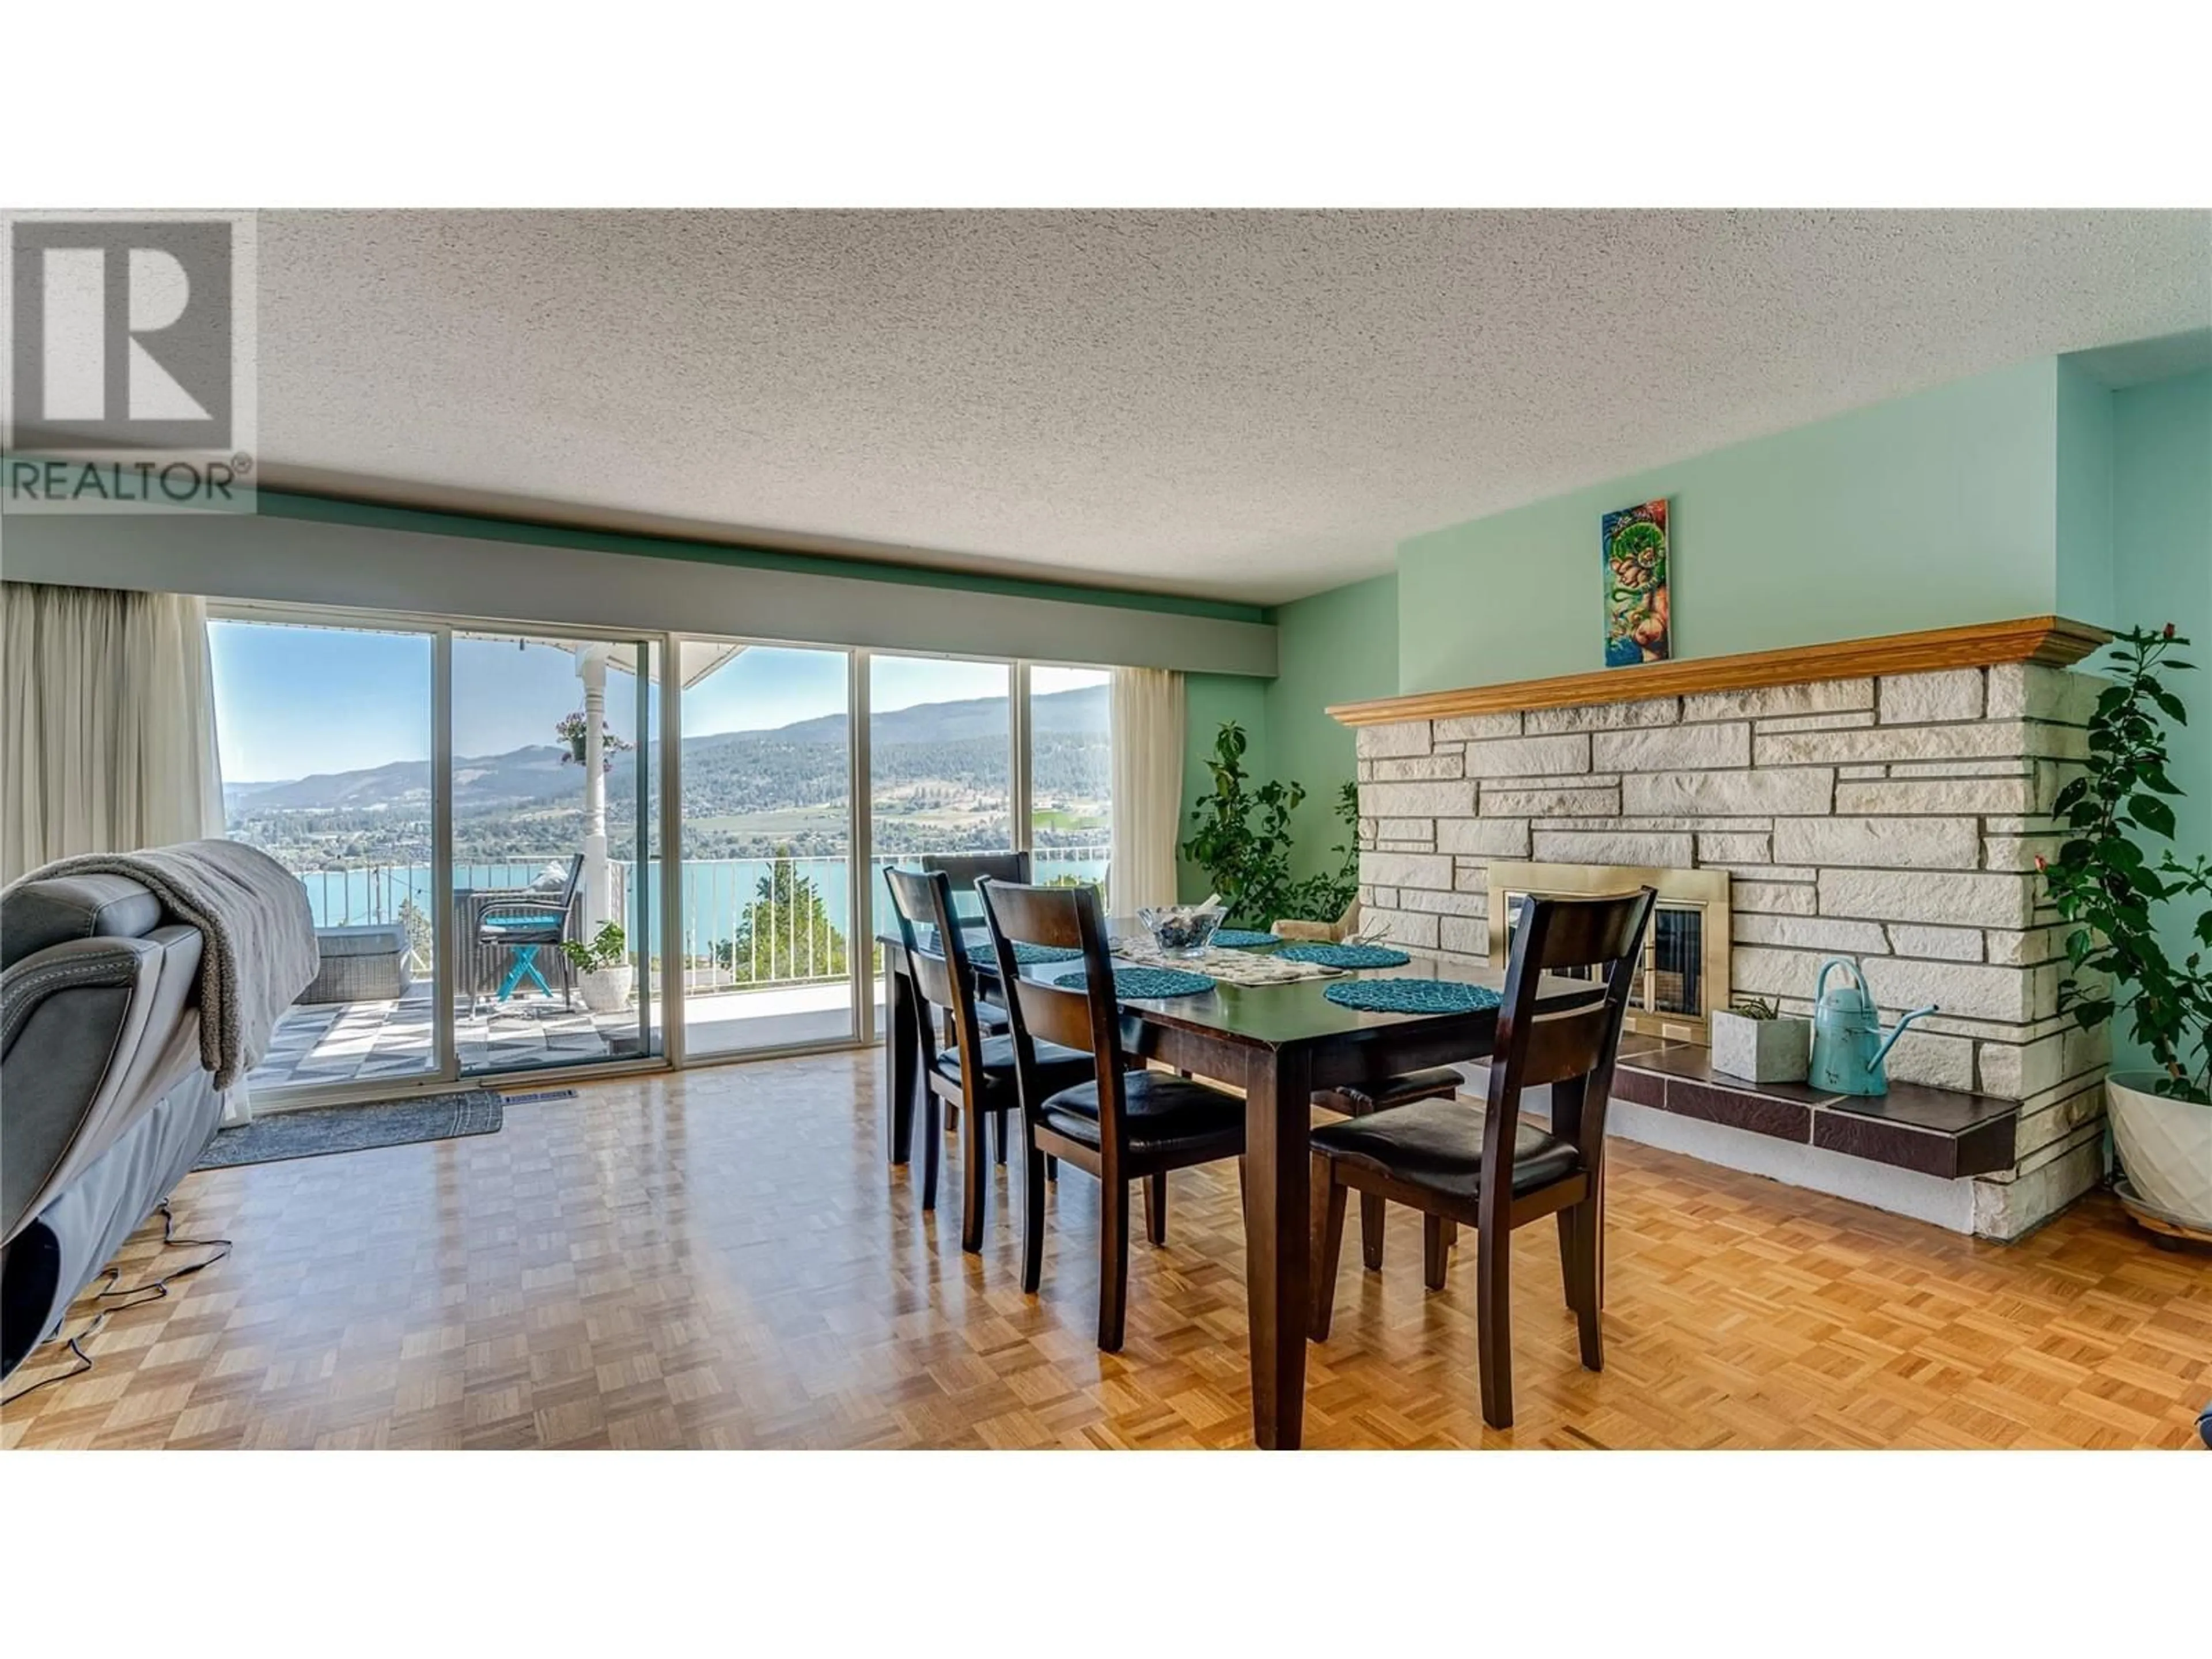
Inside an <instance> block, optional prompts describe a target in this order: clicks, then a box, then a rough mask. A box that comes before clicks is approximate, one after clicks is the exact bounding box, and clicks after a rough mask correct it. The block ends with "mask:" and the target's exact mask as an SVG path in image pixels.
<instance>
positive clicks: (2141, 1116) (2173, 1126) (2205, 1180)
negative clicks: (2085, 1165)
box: [2105, 1072, 2212, 1232]
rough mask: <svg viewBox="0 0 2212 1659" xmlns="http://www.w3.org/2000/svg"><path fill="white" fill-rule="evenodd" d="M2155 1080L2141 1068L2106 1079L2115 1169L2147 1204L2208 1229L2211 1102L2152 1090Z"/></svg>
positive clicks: (2211, 1213) (2211, 1219) (2211, 1221)
mask: <svg viewBox="0 0 2212 1659" xmlns="http://www.w3.org/2000/svg"><path fill="white" fill-rule="evenodd" d="M2156 1080H2157V1079H2156V1078H2155V1077H2154V1075H2153V1074H2151V1073H2146V1072H2124V1073H2119V1074H2118V1075H2116V1076H2113V1077H2108V1078H2106V1079H2105V1099H2106V1103H2108V1104H2109V1105H2110V1107H2111V1109H2112V1145H2113V1146H2114V1147H2116V1148H2117V1149H2118V1152H2119V1154H2120V1167H2121V1168H2123V1169H2124V1170H2126V1171H2127V1172H2128V1182H2129V1184H2130V1185H2131V1186H2132V1187H2134V1188H2135V1189H2136V1194H2138V1195H2139V1196H2140V1197H2141V1198H2142V1200H2143V1202H2144V1203H2145V1204H2147V1205H2148V1206H2150V1207H2151V1208H2153V1209H2154V1210H2158V1211H2161V1212H2164V1213H2165V1214H2166V1215H2168V1216H2170V1217H2172V1218H2173V1219H2174V1220H2176V1221H2179V1222H2180V1223H2181V1224H2182V1225H2184V1226H2186V1227H2191V1228H2193V1229H2196V1230H2197V1231H2205V1232H2212V1105H2206V1104H2204V1103H2203V1102H2201V1101H2190V1100H2175V1099H2172V1098H2171V1097H2167V1096H2166V1095H2154V1094H2152V1093H2151V1092H2150V1091H2149V1089H2148V1085H2150V1084H2152V1083H2154V1082H2155V1081H2156Z"/></svg>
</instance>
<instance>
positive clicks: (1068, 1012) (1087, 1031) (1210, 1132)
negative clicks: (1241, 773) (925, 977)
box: [976, 879, 1244, 1353]
mask: <svg viewBox="0 0 2212 1659" xmlns="http://www.w3.org/2000/svg"><path fill="white" fill-rule="evenodd" d="M976 891H977V892H978V893H980V894H981V896H982V900H983V915H984V918H985V920H986V921H988V922H989V924H990V936H991V945H992V948H993V949H994V951H997V952H998V957H999V975H1000V979H1001V980H1002V981H1003V982H1004V983H1005V985H1006V990H1007V996H1006V1011H1007V1012H1008V1013H1009V1014H1010V1015H1011V1016H1012V1019H1013V1028H1014V1029H1013V1040H1014V1066H1015V1075H1016V1077H1017V1079H1018V1084H1019V1088H1020V1092H1021V1100H1022V1165H1023V1167H1022V1176H1023V1184H1022V1289H1023V1290H1024V1291H1027V1292H1029V1293H1030V1294H1031V1295H1035V1294H1036V1290H1037V1287H1038V1286H1039V1285H1041V1284H1042V1282H1043V1278H1044V1186H1045V1183H1044V1161H1045V1159H1046V1158H1048V1157H1054V1158H1060V1159H1061V1160H1062V1161H1063V1162H1065V1163H1068V1164H1073V1165H1074V1166H1075V1167H1076V1168H1077V1169H1079V1170H1087V1171H1088V1172H1089V1173H1090V1174H1091V1175H1094V1176H1097V1177H1098V1184H1099V1199H1098V1212H1099V1237H1098V1346H1100V1347H1101V1348H1103V1349H1104V1350H1105V1351H1106V1352H1109V1353H1113V1352H1117V1351H1118V1350H1119V1349H1120V1348H1121V1336H1122V1329H1123V1325H1124V1318H1123V1316H1124V1313H1125V1311H1126V1308H1127V1301H1128V1291H1129V1188H1130V1187H1131V1186H1132V1185H1133V1184H1135V1183H1138V1182H1141V1183H1143V1186H1144V1188H1145V1222H1146V1235H1147V1236H1148V1237H1150V1238H1151V1240H1152V1243H1154V1244H1164V1243H1167V1219H1168V1182H1167V1178H1168V1172H1169V1171H1170V1170H1182V1169H1189V1168H1191V1167H1193V1166H1194V1165H1197V1164H1212V1163H1215V1162H1217V1161H1218V1160H1220V1159H1222V1158H1236V1159H1237V1160H1239V1162H1238V1165H1237V1171H1238V1175H1239V1176H1240V1177H1241V1176H1242V1175H1243V1162H1242V1160H1243V1156H1244V1103H1243V1100H1242V1099H1240V1098H1239V1097H1237V1096H1235V1095H1232V1094H1230V1093H1228V1092H1227V1091H1225V1090H1220V1089H1216V1088H1212V1087H1210V1086H1209V1085H1206V1084H1204V1083H1200V1082H1198V1081H1197V1080H1196V1079H1191V1078H1185V1077H1178V1076H1176V1074H1175V1073H1171V1072H1156V1071H1152V1070H1149V1069H1147V1068H1146V1066H1144V1065H1143V1063H1142V1062H1141V1061H1138V1062H1136V1063H1135V1064H1134V1065H1133V1064H1132V1063H1131V1060H1130V1058H1129V1056H1128V1054H1127V1052H1126V1051H1125V1049H1124V1048H1123V1046H1122V1036H1121V1006H1120V1004H1119V1003H1118V1002H1117V1001H1116V1000H1115V994H1114V963H1113V959H1112V957H1111V955H1110V953H1109V950H1108V945H1107V937H1106V921H1105V918H1104V916H1103V915H1102V914H1101V912H1100V909H1099V903H1098V895H1097V892H1096V891H1095V890H1092V889H1091V888H1089V887H1028V886H1022V885H1019V884H1014V883H1010V882H1001V881H991V880H987V879H986V880H984V881H982V882H981V883H979V884H977V887H976ZM1017 943H1022V944H1029V945H1050V946H1054V947H1056V948H1059V949H1062V950H1067V949H1073V950H1077V951H1081V952H1082V959H1081V961H1080V963H1070V964H1067V965H1066V966H1060V965H1057V964H1055V965H1054V966H1053V967H1050V968H1042V969H1036V970H1033V971H1032V972H1031V973H1030V974H1028V975H1025V974H1024V972H1023V970H1022V968H1021V966H1020V963H1019V962H1018V959H1017V957H1016V955H1015V951H1014V946H1015V945H1016V944H1017ZM1076 968H1080V969H1082V971H1083V975H1084V981H1085V982H1084V984H1083V985H1082V986H1081V987H1079V988H1070V987H1066V986H1063V985H1060V984H1057V983H1055V982H1054V978H1052V977H1048V975H1070V974H1072V973H1073V970H1074V969H1076ZM1048 1044H1058V1045H1060V1047H1062V1048H1083V1049H1085V1050H1087V1051H1089V1053H1090V1054H1091V1060H1092V1070H1093V1075H1092V1077H1091V1080H1090V1081H1088V1082H1086V1083H1081V1084H1078V1085H1075V1086H1073V1087H1072V1088H1071V1087H1055V1086H1054V1080H1053V1079H1052V1078H1050V1077H1049V1076H1048V1075H1047V1073H1045V1070H1044V1068H1043V1066H1042V1064H1041V1063H1040V1061H1041V1057H1042V1055H1043V1054H1044V1053H1045V1052H1046V1048H1047V1045H1048Z"/></svg>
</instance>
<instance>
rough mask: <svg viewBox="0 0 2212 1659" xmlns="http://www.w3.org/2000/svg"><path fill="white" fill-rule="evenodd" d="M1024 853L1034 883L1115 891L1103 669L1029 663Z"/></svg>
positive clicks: (1108, 676) (1110, 730)
mask: <svg viewBox="0 0 2212 1659" xmlns="http://www.w3.org/2000/svg"><path fill="white" fill-rule="evenodd" d="M1025 678H1027V679H1028V681H1029V704H1028V708H1029V719H1028V721H1027V724H1026V727H1025V729H1026V730H1027V732H1028V733H1029V740H1030V754H1029V786H1030V788H1029V796H1030V852H1031V862H1032V864H1033V866H1034V868H1035V872H1036V878H1037V880H1039V881H1041V882H1044V883H1047V884H1062V883H1072V882H1078V881H1085V882H1093V883H1096V884H1099V885H1100V886H1101V887H1102V888H1104V889H1105V890H1106V901H1107V904H1108V906H1109V908H1111V906H1112V903H1113V892H1112V889H1111V885H1110V883H1109V878H1108V877H1109V872H1108V870H1107V863H1108V860H1109V859H1110V858H1111V857H1112V854H1113V850H1114V727H1113V711H1112V703H1111V697H1112V687H1113V681H1114V677H1113V674H1112V672H1111V671H1109V670H1107V669H1103V668H1060V667H1054V666H1050V665H1047V664H1044V663H1035V664H1031V665H1030V666H1029V667H1028V669H1027V671H1026V674H1025Z"/></svg>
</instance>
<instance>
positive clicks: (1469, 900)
mask: <svg viewBox="0 0 2212 1659" xmlns="http://www.w3.org/2000/svg"><path fill="white" fill-rule="evenodd" d="M1398 908H1400V909H1401V910H1425V911H1427V912H1428V913H1429V914H1430V915H1437V916H1485V917H1486V916H1488V915H1490V896H1489V895H1488V894H1486V893H1431V892H1425V891H1423V890H1419V889H1417V888H1413V887H1408V888H1406V889H1404V890H1402V891H1401V893H1400V894H1399V896H1398Z"/></svg>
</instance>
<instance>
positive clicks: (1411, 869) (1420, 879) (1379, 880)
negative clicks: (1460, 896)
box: [1359, 853, 1452, 892]
mask: <svg viewBox="0 0 2212 1659" xmlns="http://www.w3.org/2000/svg"><path fill="white" fill-rule="evenodd" d="M1359 876H1360V879H1361V880H1363V881H1371V882H1373V883H1374V884H1376V886H1378V887H1426V888H1431V889H1433V890H1437V891H1440V892H1443V891H1449V890H1450V887H1451V884H1452V861H1451V860H1449V858H1446V857H1444V856H1443V854H1439V853H1363V854H1360V857H1359Z"/></svg>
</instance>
